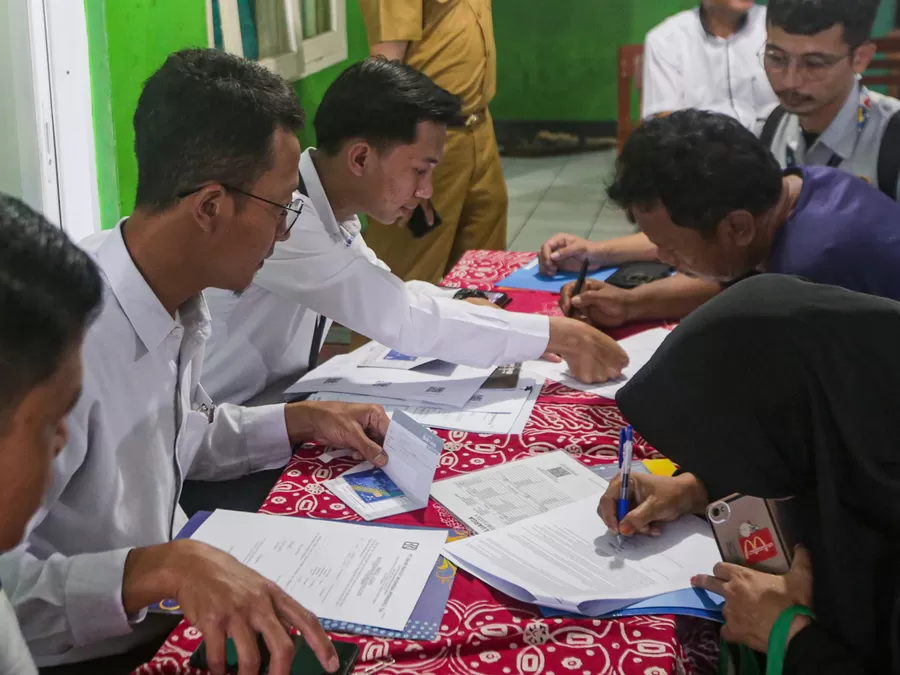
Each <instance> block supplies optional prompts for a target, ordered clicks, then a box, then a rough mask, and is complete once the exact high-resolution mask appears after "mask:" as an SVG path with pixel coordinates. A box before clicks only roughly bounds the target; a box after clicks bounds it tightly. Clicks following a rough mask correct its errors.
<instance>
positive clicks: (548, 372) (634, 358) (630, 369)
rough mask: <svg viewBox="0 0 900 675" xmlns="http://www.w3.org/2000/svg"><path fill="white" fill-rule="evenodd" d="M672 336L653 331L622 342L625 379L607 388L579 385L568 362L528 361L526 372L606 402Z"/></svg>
mask: <svg viewBox="0 0 900 675" xmlns="http://www.w3.org/2000/svg"><path fill="white" fill-rule="evenodd" d="M669 332H670V331H668V330H667V329H665V328H653V329H651V330H648V331H644V332H643V333H638V334H637V335H632V336H631V337H627V338H625V339H624V340H620V341H619V346H620V347H622V349H624V350H625V353H626V354H628V358H629V359H630V362H629V364H628V365H627V366H626V367H625V368H624V369H623V370H622V375H621V376H620V377H618V378H617V379H615V380H612V381H610V382H606V383H605V384H585V383H584V382H579V381H578V380H576V379H575V378H574V377H572V375H571V373H570V372H569V367H568V365H566V363H565V362H562V363H550V362H549V361H525V362H524V363H523V364H522V369H523V370H525V371H527V372H528V373H529V374H534V375H540V376H541V377H545V378H547V379H548V380H553V381H555V382H559V383H561V384H564V385H566V386H567V387H571V388H572V389H579V390H580V391H586V392H589V393H591V394H596V395H597V396H602V397H604V398H609V399H615V397H616V392H618V391H619V389H621V388H622V387H624V386H625V385H626V384H627V383H628V380H630V379H631V378H632V377H634V375H635V373H637V372H638V371H639V370H640V369H641V368H643V367H644V366H645V365H646V364H647V362H648V361H649V360H650V359H651V357H652V356H653V355H654V354H655V353H656V350H657V349H659V346H660V345H661V344H662V343H663V340H665V339H666V338H667V337H668V336H669Z"/></svg>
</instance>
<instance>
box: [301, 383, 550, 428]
mask: <svg viewBox="0 0 900 675" xmlns="http://www.w3.org/2000/svg"><path fill="white" fill-rule="evenodd" d="M543 384H544V380H543V378H541V379H535V378H533V377H530V378H521V379H520V380H519V385H518V387H517V388H516V389H479V390H478V391H477V392H475V394H473V395H472V397H471V398H470V399H469V400H468V401H467V402H466V404H465V406H463V408H462V409H458V408H451V407H449V406H436V405H431V406H423V405H409V404H407V403H404V402H402V401H396V400H394V399H390V398H383V397H375V396H359V395H354V394H338V393H334V392H320V393H317V394H313V395H311V396H310V397H309V400H310V401H345V402H347V403H375V404H378V405H381V406H383V407H384V410H385V412H386V413H387V414H388V416H393V414H394V413H395V412H397V411H402V412H404V413H406V414H407V415H409V416H410V417H411V418H413V419H414V420H416V422H418V423H419V424H424V425H425V426H427V427H431V428H433V429H456V430H458V431H468V432H470V433H474V434H502V435H512V434H521V433H523V432H524V431H525V424H526V423H527V422H528V420H529V418H530V417H531V411H532V410H534V404H535V403H536V402H537V398H538V396H539V395H540V393H541V387H542V386H543Z"/></svg>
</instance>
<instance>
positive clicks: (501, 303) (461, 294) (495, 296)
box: [453, 288, 512, 309]
mask: <svg viewBox="0 0 900 675" xmlns="http://www.w3.org/2000/svg"><path fill="white" fill-rule="evenodd" d="M466 298H481V299H482V300H487V301H488V302H492V303H493V304H495V305H497V307H499V308H500V309H503V308H504V307H506V306H507V305H508V304H509V303H511V302H512V298H510V297H509V296H508V295H507V294H506V293H502V292H500V291H479V290H475V289H473V288H463V289H460V290H458V291H456V293H455V294H454V296H453V299H454V300H465V299H466Z"/></svg>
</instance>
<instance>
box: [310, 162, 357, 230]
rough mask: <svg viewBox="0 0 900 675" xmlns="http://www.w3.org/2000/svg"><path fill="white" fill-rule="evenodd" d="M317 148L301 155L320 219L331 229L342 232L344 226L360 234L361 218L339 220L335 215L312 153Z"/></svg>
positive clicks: (313, 202) (312, 198) (312, 199)
mask: <svg viewBox="0 0 900 675" xmlns="http://www.w3.org/2000/svg"><path fill="white" fill-rule="evenodd" d="M313 150H315V148H307V149H306V150H305V151H304V152H303V154H302V155H301V156H300V175H301V176H303V182H304V183H306V190H307V192H309V199H310V201H312V204H313V207H314V208H315V209H316V213H318V215H319V219H320V220H321V221H322V222H323V223H324V224H325V227H327V228H328V229H329V230H334V231H335V232H336V233H337V234H340V232H339V227H343V228H344V229H345V230H347V231H348V232H350V233H351V234H352V235H353V236H356V235H357V234H359V231H360V229H361V227H360V223H359V218H357V217H356V216H354V217H353V218H351V219H350V220H344V221H341V222H338V220H337V218H335V216H334V209H332V208H331V202H329V201H328V195H326V194H325V188H324V187H322V181H321V179H320V178H319V172H318V171H317V170H316V165H315V162H313V158H312V155H311V154H310V153H311V152H312V151H313Z"/></svg>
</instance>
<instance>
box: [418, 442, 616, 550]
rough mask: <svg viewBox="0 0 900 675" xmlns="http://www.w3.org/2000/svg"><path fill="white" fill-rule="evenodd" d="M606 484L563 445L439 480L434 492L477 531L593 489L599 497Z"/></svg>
mask: <svg viewBox="0 0 900 675" xmlns="http://www.w3.org/2000/svg"><path fill="white" fill-rule="evenodd" d="M474 459H477V457H475V458H474ZM472 460H473V458H472V457H470V458H469V462H470V463H471V462H472ZM608 484H609V483H608V482H607V481H606V480H604V479H603V478H602V477H601V476H598V475H597V474H596V473H594V472H593V471H591V470H590V469H589V468H587V467H586V466H585V465H584V464H582V463H581V462H579V461H578V460H577V459H574V458H572V457H570V456H569V455H568V454H567V453H566V452H565V451H564V450H556V451H554V452H548V453H546V454H542V455H536V456H534V457H529V458H528V459H520V460H518V461H515V462H510V463H509V464H502V465H500V466H495V467H491V468H489V469H482V470H481V471H475V472H474V473H467V474H464V475H462V476H458V477H455V478H448V479H447V480H442V481H438V482H437V483H435V484H434V486H433V487H432V488H431V496H432V497H434V499H435V500H436V501H438V502H440V504H441V505H442V506H443V507H444V508H445V509H447V510H448V511H450V513H452V514H453V515H454V516H456V518H457V520H459V521H460V522H461V523H463V524H464V525H465V526H466V527H467V528H468V529H469V530H471V531H472V532H474V533H476V534H478V533H481V532H490V531H491V530H496V529H499V528H501V527H505V526H507V525H512V524H513V523H517V522H519V521H520V520H524V519H525V518H530V517H531V516H536V515H538V514H539V513H544V512H546V511H551V510H553V509H556V508H559V507H561V506H566V505H568V504H571V503H573V502H576V501H578V500H579V499H581V498H583V497H588V496H592V495H593V496H596V497H597V501H599V500H600V496H601V495H602V494H603V492H604V491H605V490H606V487H607V485H608Z"/></svg>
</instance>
